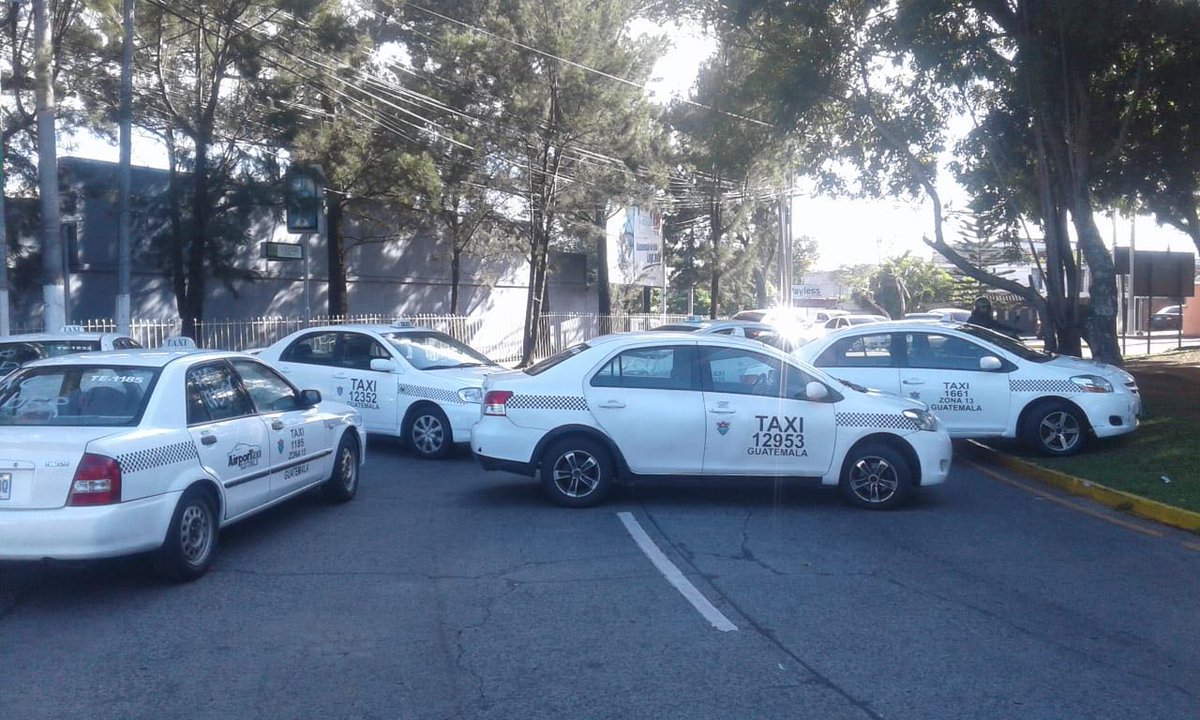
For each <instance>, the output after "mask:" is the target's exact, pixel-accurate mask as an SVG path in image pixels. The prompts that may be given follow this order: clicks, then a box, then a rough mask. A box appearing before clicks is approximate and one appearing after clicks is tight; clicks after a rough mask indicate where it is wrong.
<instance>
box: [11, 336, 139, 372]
mask: <svg viewBox="0 0 1200 720" xmlns="http://www.w3.org/2000/svg"><path fill="white" fill-rule="evenodd" d="M140 347H141V344H140V343H138V341H137V340H134V339H133V338H131V337H129V336H128V335H119V334H117V333H98V332H84V331H83V328H81V327H79V326H78V325H68V326H66V327H64V328H63V329H62V330H60V331H59V332H56V333H21V334H18V335H2V336H0V375H5V374H7V373H10V372H12V371H13V370H16V369H17V368H19V367H20V366H22V365H24V364H25V363H27V362H31V361H33V360H42V359H44V358H54V357H59V356H61V355H71V354H74V353H83V352H94V351H97V350H131V349H134V348H140Z"/></svg>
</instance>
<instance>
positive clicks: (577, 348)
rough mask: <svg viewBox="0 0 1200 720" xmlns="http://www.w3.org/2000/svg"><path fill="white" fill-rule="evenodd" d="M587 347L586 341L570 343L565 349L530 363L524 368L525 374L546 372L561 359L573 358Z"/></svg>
mask: <svg viewBox="0 0 1200 720" xmlns="http://www.w3.org/2000/svg"><path fill="white" fill-rule="evenodd" d="M588 347H589V345H588V344H587V343H579V344H578V345H572V346H571V347H569V348H567V349H566V350H563V351H562V352H560V353H557V354H555V355H551V356H550V357H548V358H546V359H545V360H542V361H541V362H538V363H534V364H533V365H530V366H529V367H527V368H525V374H526V375H541V374H542V373H544V372H546V371H547V370H549V369H550V368H552V367H554V366H555V365H557V364H559V363H560V362H562V361H563V360H567V359H569V358H573V357H575V356H576V355H578V354H579V353H581V352H583V351H584V350H587V349H588Z"/></svg>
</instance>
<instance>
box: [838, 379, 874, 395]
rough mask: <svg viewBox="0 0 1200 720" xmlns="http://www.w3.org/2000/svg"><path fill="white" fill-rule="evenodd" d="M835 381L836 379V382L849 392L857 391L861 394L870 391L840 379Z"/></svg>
mask: <svg viewBox="0 0 1200 720" xmlns="http://www.w3.org/2000/svg"><path fill="white" fill-rule="evenodd" d="M836 379H837V381H838V382H840V383H841V384H843V385H845V386H846V387H848V388H850V389H851V390H857V391H859V392H861V393H865V392H870V390H868V389H867V388H865V387H863V386H862V385H859V384H858V383H855V382H850V381H849V380H843V379H842V378H836Z"/></svg>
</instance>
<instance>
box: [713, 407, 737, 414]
mask: <svg viewBox="0 0 1200 720" xmlns="http://www.w3.org/2000/svg"><path fill="white" fill-rule="evenodd" d="M708 411H709V412H710V413H712V414H713V415H732V414H734V413H735V412H737V410H734V409H733V408H709V409H708Z"/></svg>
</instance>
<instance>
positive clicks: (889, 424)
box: [836, 413, 917, 430]
mask: <svg viewBox="0 0 1200 720" xmlns="http://www.w3.org/2000/svg"><path fill="white" fill-rule="evenodd" d="M836 422H837V424H838V426H840V427H868V428H888V429H891V430H916V429H917V424H916V423H915V422H913V421H912V420H909V419H908V418H906V417H904V416H903V415H891V414H888V413H838V414H837V416H836Z"/></svg>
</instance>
